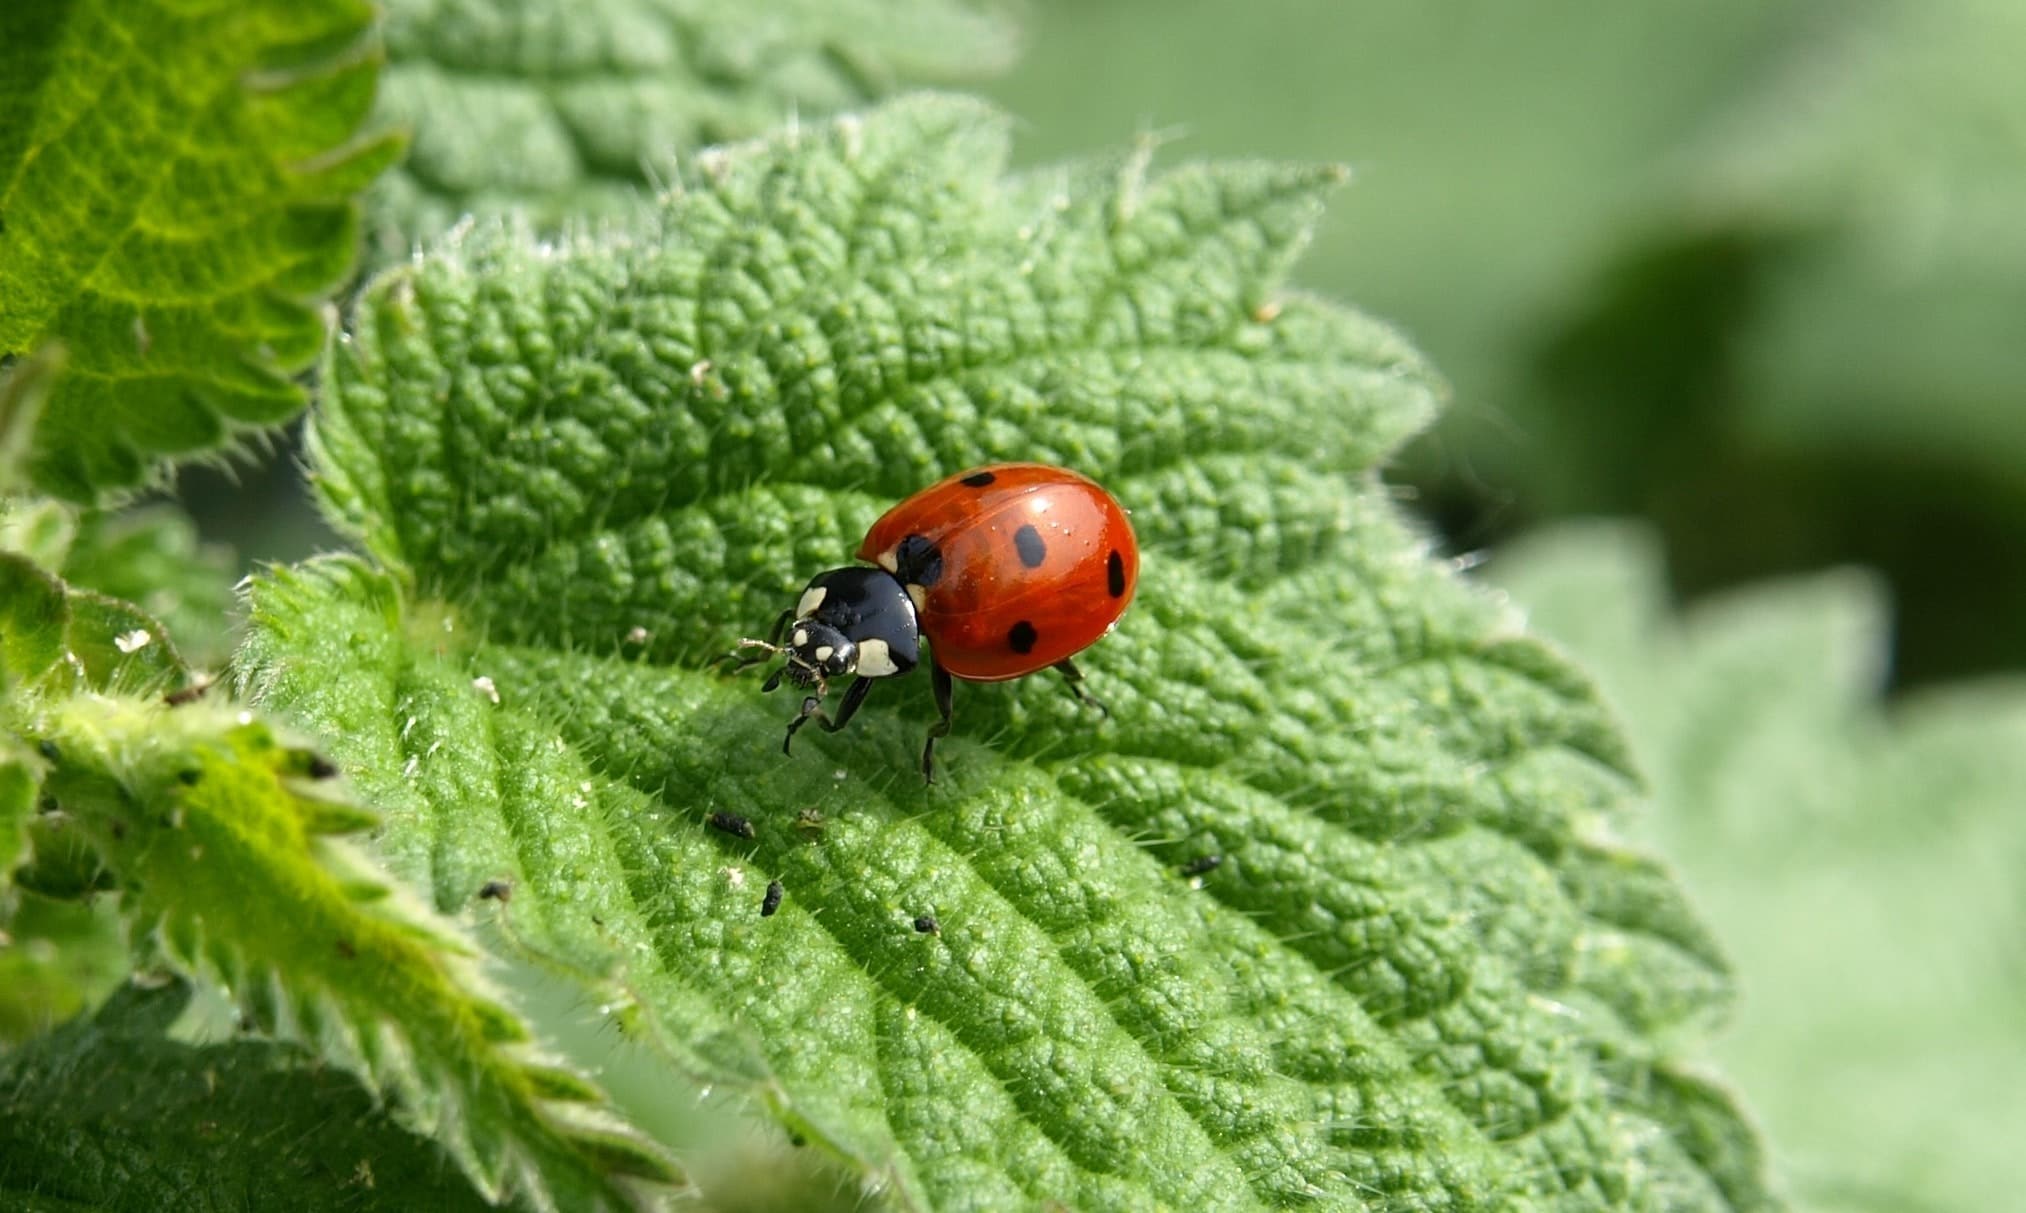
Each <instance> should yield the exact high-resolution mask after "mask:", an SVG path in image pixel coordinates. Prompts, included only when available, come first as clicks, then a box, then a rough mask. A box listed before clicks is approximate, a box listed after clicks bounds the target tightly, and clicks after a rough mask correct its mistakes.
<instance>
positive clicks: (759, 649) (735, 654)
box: [711, 610, 795, 691]
mask: <svg viewBox="0 0 2026 1213" xmlns="http://www.w3.org/2000/svg"><path fill="white" fill-rule="evenodd" d="M793 618H795V612H794V611H793V610H786V611H782V612H781V614H780V616H779V617H778V618H776V619H775V620H774V626H773V627H772V628H771V629H769V630H768V632H767V638H766V639H765V640H747V639H743V638H742V639H740V641H739V645H738V647H737V648H735V649H733V650H732V651H731V652H729V653H724V654H721V655H719V656H718V657H716V658H714V659H712V661H711V665H712V666H721V665H725V664H728V663H729V664H730V665H731V667H732V673H734V674H736V673H738V672H739V671H740V670H743V669H745V668H746V667H747V666H749V665H758V664H759V663H760V662H762V661H765V660H766V659H767V658H769V657H772V656H773V655H774V654H776V653H778V652H780V651H781V636H782V635H783V634H784V633H785V632H787V630H788V622H789V620H791V619H793ZM748 649H751V650H753V651H752V652H747V651H746V650H748ZM779 685H780V683H778V682H777V683H775V684H774V686H779ZM767 689H768V690H770V691H771V690H773V689H774V687H768V688H767Z"/></svg>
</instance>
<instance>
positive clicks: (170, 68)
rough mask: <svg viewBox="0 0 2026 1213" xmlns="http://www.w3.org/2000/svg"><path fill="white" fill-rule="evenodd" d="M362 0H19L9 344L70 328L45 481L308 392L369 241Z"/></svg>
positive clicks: (6, 105) (9, 78)
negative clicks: (306, 373) (329, 327)
mask: <svg viewBox="0 0 2026 1213" xmlns="http://www.w3.org/2000/svg"><path fill="white" fill-rule="evenodd" d="M371 18H372V8H371V6H370V5H369V4H367V3H365V2H364V0H324V2H323V3H315V4H304V3H297V2H296V0H251V2H246V0H177V2H174V3H171V2H169V0H146V2H118V0H51V2H47V3H32V4H12V5H8V6H7V7H6V9H5V11H4V14H0V80H4V81H5V82H6V83H5V85H4V86H0V131H4V132H5V134H4V135H0V356H18V355H24V354H30V353H34V352H36V351H39V350H43V349H45V348H48V347H51V346H60V347H61V348H62V349H63V351H64V353H65V355H66V357H67V365H66V366H65V368H64V374H63V377H62V378H61V379H60V380H58V381H57V382H56V383H55V384H54V386H53V387H52V388H51V389H50V394H49V397H48V400H47V403H46V406H45V407H44V409H43V411H42V414H41V417H40V422H39V425H38V427H37V429H36V430H35V433H34V437H33V445H32V449H31V452H30V469H31V472H32V475H33V478H34V481H35V484H36V485H37V486H38V487H39V488H40V489H42V490H43V491H45V492H48V493H52V494H55V495H59V496H62V497H66V498H69V499H71V500H77V501H89V500H91V499H93V498H94V497H96V496H97V495H99V494H100V493H102V492H104V491H105V490H111V489H121V488H126V487H129V486H133V485H137V484H140V483H142V482H143V481H144V480H146V479H147V478H149V477H150V476H151V475H153V474H154V472H155V468H156V465H157V462H158V461H159V459H160V458H161V457H162V456H168V455H191V454H199V453H203V452H209V451H216V450H218V449H220V448H221V447H223V446H225V445H226V444H228V443H230V442H231V441H232V440H233V438H234V437H235V435H236V434H238V433H239V432H242V431H244V430H245V429H246V428H248V427H254V426H268V425H273V424H275V423H277V422H280V421H283V420H285V419H287V418H288V417H289V416H291V415H292V414H293V413H295V411H296V410H297V409H298V408H299V407H300V406H301V404H302V392H301V389H300V388H299V387H298V386H297V385H296V384H295V383H294V382H293V381H292V376H294V375H295V374H296V373H297V372H299V371H301V370H302V369H304V367H306V366H307V365H308V364H309V363H310V361H311V360H312V359H314V358H315V356H316V353H317V351H318V349H319V348H320V347H321V345H322V344H323V339H324V330H325V320H324V318H323V317H322V316H321V315H320V314H319V311H318V307H317V301H318V299H319V298H320V297H321V296H324V295H326V294H328V293H329V292H330V291H331V290H332V289H333V288H334V287H335V286H336V285H337V284H338V283H339V282H340V281H341V280H342V279H343V278H344V277H345V274H346V272H347V270H348V268H349V267H350V265H351V263H352V259H353V256H354V254H355V252H356V244H357V214H356V208H355V205H354V201H353V198H354V195H356V194H357V193H358V192H359V191H360V190H361V189H363V188H364V186H365V185H366V184H367V183H368V182H369V181H371V180H372V178H373V177H374V175H375V174H377V173H378V171H379V170H380V169H381V168H383V167H385V165H386V164H387V163H388V162H389V161H390V160H391V159H392V158H393V157H394V156H395V154H396V153H397V152H398V144H397V142H396V141H394V140H392V139H390V138H386V137H382V138H377V139H362V138H361V137H360V136H359V135H358V131H359V128H360V124H361V123H362V121H363V120H364V119H365V117H366V114H367V112H368V110H369V108H370V106H371V104H372V99H373V92H374V83H375V80H376V77H377V74H378V70H379V61H380V53H379V51H378V49H377V47H376V46H375V44H374V43H373V41H372V40H371V38H370V37H369V31H370V23H371Z"/></svg>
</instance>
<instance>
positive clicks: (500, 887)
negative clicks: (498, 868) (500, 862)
mask: <svg viewBox="0 0 2026 1213" xmlns="http://www.w3.org/2000/svg"><path fill="white" fill-rule="evenodd" d="M478 895H479V896H480V897H483V898H485V899H486V900H488V901H497V902H502V903H504V902H508V901H512V900H513V897H514V886H513V882H512V881H510V880H488V881H486V882H485V887H483V888H481V889H480V890H479V891H478Z"/></svg>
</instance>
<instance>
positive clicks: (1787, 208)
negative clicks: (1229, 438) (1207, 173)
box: [991, 0, 2026, 684]
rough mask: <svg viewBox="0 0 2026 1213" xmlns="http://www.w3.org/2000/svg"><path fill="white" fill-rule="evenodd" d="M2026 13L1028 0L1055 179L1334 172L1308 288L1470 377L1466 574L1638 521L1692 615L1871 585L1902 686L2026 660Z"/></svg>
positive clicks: (1843, 4)
mask: <svg viewBox="0 0 2026 1213" xmlns="http://www.w3.org/2000/svg"><path fill="white" fill-rule="evenodd" d="M2022 62H2026V6H2022V5H2019V4H2017V3H2013V2H2011V0H1918V2H1913V0H1775V2H1771V3H1768V2H1767V0H1699V2H1697V3H1688V2H1685V0H1677V2H1673V3H1640V4H1624V5H1602V4H1594V3H1576V2H1572V0H1533V2H1532V3H1528V4H1510V3H1501V2H1497V0H1444V2H1440V3H1426V2H1417V0H1356V2H1353V3H1344V2H1341V0H1258V2H1256V3H1251V4H1245V5H1236V4H1228V3H1215V2H1211V0H1108V2H1106V3H1095V4H1093V3H1084V2H1077V0H1044V2H1041V3H1037V4H1036V5H1035V6H1034V8H1033V10H1032V12H1031V16H1030V22H1029V33H1028V47H1027V50H1026V52H1025V54H1024V55H1023V57H1022V59H1021V60H1020V62H1019V63H1018V64H1017V65H1016V66H1015V68H1014V69H1013V70H1012V71H1011V72H1010V73H1009V74H1008V75H1006V76H1005V77H1003V78H1002V79H1001V80H1000V81H999V82H998V84H997V85H996V87H994V88H992V90H991V91H992V92H993V94H994V95H995V96H996V97H997V98H998V99H999V100H1000V101H1001V102H1003V103H1004V104H1005V105H1007V106H1008V107H1009V108H1010V109H1011V110H1012V111H1013V112H1014V113H1016V114H1019V115H1021V116H1022V117H1023V118H1024V119H1025V120H1026V121H1027V123H1028V126H1027V129H1026V131H1025V139H1024V141H1023V143H1022V149H1023V152H1024V154H1025V155H1026V156H1028V157H1030V158H1032V159H1035V160H1040V159H1046V158H1053V157H1056V156H1059V155H1061V154H1063V153H1066V152H1072V151H1078V150H1088V149H1091V148H1095V147H1101V146H1103V145H1104V144H1105V143H1106V142H1107V141H1109V140H1112V139H1115V138H1116V137H1117V136H1118V133H1119V132H1120V131H1122V130H1131V129H1135V128H1137V129H1139V130H1141V131H1142V132H1144V133H1147V134H1149V135H1151V136H1153V137H1155V138H1158V139H1162V140H1172V141H1174V142H1175V143H1176V144H1177V147H1175V148H1174V149H1172V151H1173V152H1175V153H1178V154H1185V155H1251V156H1270V157H1306V158H1324V159H1337V160H1343V161H1346V162H1348V163H1350V164H1351V165H1353V166H1354V168H1355V169H1356V174H1357V175H1356V179H1355V180H1354V182H1353V184H1352V185H1351V187H1350V188H1349V189H1348V190H1346V191H1345V193H1344V194H1343V196H1341V197H1340V198H1339V199H1338V200H1337V201H1336V202H1335V203H1334V204H1333V205H1332V207H1331V210H1330V214H1329V217H1328V220H1327V224H1328V225H1327V227H1326V229H1325V232H1324V234H1323V236H1322V238H1321V240H1320V241H1319V244H1318V247H1317V248H1316V249H1315V250H1314V252H1313V253H1312V254H1311V255H1310V256H1308V257H1307V258H1305V259H1304V260H1303V262H1302V263H1301V265H1300V267H1299V268H1298V271H1297V273H1298V274H1299V275H1300V277H1301V278H1302V279H1303V280H1304V281H1305V282H1306V283H1307V284H1308V285H1310V286H1312V287H1315V288H1317V289H1319V290H1322V291H1325V292H1327V293H1329V294H1332V295H1335V296H1339V297H1342V298H1347V299H1350V300H1353V301H1355V302H1356V303H1357V304H1358V305H1359V306H1361V307H1364V308H1367V309H1369V310H1371V311H1373V312H1375V313H1376V314H1378V315H1381V316H1384V317H1386V318H1388V319H1390V320H1392V321H1394V322H1396V323H1398V324H1400V325H1402V326H1403V327H1404V328H1406V329H1407V330H1408V331H1409V332H1410V333H1411V334H1412V335H1413V337H1414V338H1415V340H1416V341H1417V342H1418V343H1420V344H1421V345H1422V346H1423V348H1425V349H1426V350H1427V351H1428V352H1429V353H1430V355H1431V356H1432V357H1433V359H1434V361H1435V363H1436V365H1437V366H1439V367H1441V368H1442V369H1443V370H1444V372H1445V373H1446V374H1447V375H1449V376H1450V378H1451V382H1452V384H1453V385H1454V389H1455V398H1454V401H1453V402H1452V405H1451V408H1450V410H1449V413H1448V415H1447V417H1446V419H1445V421H1444V422H1443V424H1442V425H1441V426H1440V427H1439V428H1438V429H1437V430H1436V431H1435V432H1434V433H1432V434H1430V435H1428V436H1427V438H1425V439H1424V440H1423V441H1422V442H1421V443H1420V445H1419V446H1418V447H1417V448H1416V449H1415V450H1414V451H1413V452H1411V453H1410V456H1409V458H1408V459H1407V461H1406V462H1405V465H1404V466H1403V467H1402V468H1400V469H1399V470H1398V472H1397V473H1396V479H1397V480H1399V481H1400V482H1402V483H1404V484H1406V485H1410V486H1412V487H1413V489H1414V490H1416V492H1417V493H1418V496H1419V498H1420V501H1419V506H1418V508H1419V509H1420V510H1421V511H1422V512H1423V513H1424V514H1425V515H1426V516H1428V517H1430V518H1431V519H1433V520H1434V521H1436V522H1437V523H1438V524H1439V525H1440V526H1441V527H1442V528H1443V530H1444V531H1445V533H1446V534H1447V536H1448V537H1449V539H1450V540H1451V541H1452V543H1453V544H1454V545H1455V546H1457V547H1459V548H1464V549H1475V548H1484V547H1491V546H1495V545H1497V544H1498V543H1500V542H1501V541H1503V540H1505V539H1507V538H1508V537H1510V536H1512V535H1513V534H1515V533H1517V532H1518V531H1520V530H1522V529H1524V528H1525V527H1527V526H1529V525H1531V524H1534V523H1537V522H1539V521H1542V520H1544V519H1547V518H1551V517H1555V516H1561V515H1569V514H1599V513H1602V514H1614V515H1639V516H1644V517H1646V518H1649V519H1651V520H1653V521H1654V522H1655V523H1657V524H1658V525H1659V526H1660V527H1661V529H1662V531H1663V533H1664V536H1665V539H1666V548H1667V552H1668V554H1669V561H1670V570H1669V571H1670V574H1671V578H1672V581H1673V583H1674V586H1675V588H1676V589H1677V590H1678V591H1680V592H1682V593H1684V594H1686V595H1696V594H1700V593H1703V592H1706V591H1709V590H1712V589H1715V588H1719V587H1722V586H1726V585H1730V584H1733V583H1736V582H1739V581H1743V580H1746V579H1750V578H1755V577H1759V576H1763V575H1767V574H1770V573H1775V572H1781V571H1787V570H1797V569H1808V568H1816V567H1820V566H1823V565H1827V564H1833V563H1845V562H1856V563H1862V564H1866V565H1871V566H1873V567H1876V568H1878V569H1879V570H1881V571H1882V572H1883V574H1884V575H1885V577H1886V579H1887V582H1888V583H1889V586H1890V589H1891V593H1892V595H1893V598H1894V600H1895V601H1896V604H1897V607H1898V616H1899V623H1898V629H1899V635H1898V642H1899V643H1898V646H1897V667H1896V671H1895V677H1896V678H1897V680H1898V681H1899V682H1900V683H1901V684H1905V683H1910V682H1925V681H1931V680H1935V679H1939V678H1943V677H1948V676H1952V675H1958V674H1963V673H1969V672H1975V671H1980V670H1987V669H1993V668H2000V667H2017V666H2020V665H2026V627H2022V626H2021V625H2020V621H2021V620H2022V618H2026V71H2021V70H2020V69H2019V64H2020V63H2022Z"/></svg>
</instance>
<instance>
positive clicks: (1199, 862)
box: [1182, 855, 1224, 876]
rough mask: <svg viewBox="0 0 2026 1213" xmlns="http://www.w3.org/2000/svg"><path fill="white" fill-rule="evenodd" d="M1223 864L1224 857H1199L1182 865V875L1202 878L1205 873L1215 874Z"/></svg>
mask: <svg viewBox="0 0 2026 1213" xmlns="http://www.w3.org/2000/svg"><path fill="white" fill-rule="evenodd" d="M1223 862H1224V857H1223V856H1222V855H1198V856H1197V857H1196V858H1194V859H1192V860H1190V861H1189V862H1187V863H1185V864H1183V865H1182V875H1184V876H1201V875H1202V874H1203V873H1205V872H1214V871H1216V870H1217V868H1218V866H1219V865H1221V864H1222V863H1223Z"/></svg>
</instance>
